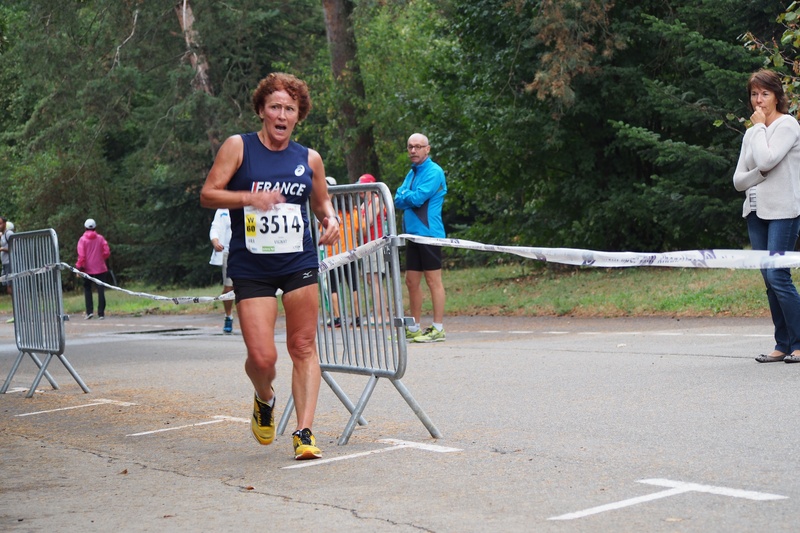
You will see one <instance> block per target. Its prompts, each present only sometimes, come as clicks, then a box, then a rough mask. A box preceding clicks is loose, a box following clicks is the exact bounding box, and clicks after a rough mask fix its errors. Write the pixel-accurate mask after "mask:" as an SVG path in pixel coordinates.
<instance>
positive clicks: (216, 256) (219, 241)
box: [208, 209, 233, 333]
mask: <svg viewBox="0 0 800 533" xmlns="http://www.w3.org/2000/svg"><path fill="white" fill-rule="evenodd" d="M208 238H209V239H210V240H211V246H212V247H213V248H214V251H213V252H211V260H210V261H209V263H210V264H212V265H217V266H221V267H222V294H226V293H229V292H231V291H232V290H233V280H232V279H231V278H229V277H228V249H229V248H230V245H231V216H230V213H229V212H228V210H227V209H217V212H216V213H214V220H212V221H211V229H210V230H209V231H208ZM222 306H223V307H224V308H225V323H224V325H223V326H222V331H223V332H224V333H232V332H233V300H223V301H222Z"/></svg>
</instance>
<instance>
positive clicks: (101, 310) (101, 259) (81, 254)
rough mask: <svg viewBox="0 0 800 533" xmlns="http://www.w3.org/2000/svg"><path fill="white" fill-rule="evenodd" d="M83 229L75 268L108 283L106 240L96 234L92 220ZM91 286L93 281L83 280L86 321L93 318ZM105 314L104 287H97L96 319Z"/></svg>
mask: <svg viewBox="0 0 800 533" xmlns="http://www.w3.org/2000/svg"><path fill="white" fill-rule="evenodd" d="M83 227H85V228H86V231H85V232H83V235H81V238H80V239H79V240H78V262H77V263H76V265H75V266H76V267H77V269H78V270H80V271H81V272H85V273H86V274H88V275H90V276H92V277H93V278H96V279H98V280H100V281H102V282H104V283H108V267H107V266H106V259H108V258H109V256H110V255H111V249H110V248H109V247H108V242H106V239H105V238H104V237H103V236H102V235H100V234H99V233H97V231H95V230H96V228H97V224H96V223H95V221H94V219H93V218H87V219H86V222H84V224H83ZM92 285H95V283H94V281H92V280H90V279H86V278H84V279H83V296H84V298H85V299H86V320H90V319H92V318H93V317H94V302H93V301H92ZM105 313H106V290H105V287H103V286H102V285H100V284H98V285H97V318H98V319H100V320H103V319H104V318H105Z"/></svg>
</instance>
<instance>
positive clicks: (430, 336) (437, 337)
mask: <svg viewBox="0 0 800 533" xmlns="http://www.w3.org/2000/svg"><path fill="white" fill-rule="evenodd" d="M445 338H446V337H445V334H444V328H442V330H441V331H439V330H438V329H436V328H435V327H433V326H431V327H429V328H428V329H426V330H425V333H424V334H422V335H420V336H419V337H414V338H413V339H412V340H411V341H412V342H444V341H445Z"/></svg>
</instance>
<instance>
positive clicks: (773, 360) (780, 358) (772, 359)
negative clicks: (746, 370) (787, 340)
mask: <svg viewBox="0 0 800 533" xmlns="http://www.w3.org/2000/svg"><path fill="white" fill-rule="evenodd" d="M794 357H795V356H793V355H786V354H783V355H776V356H775V357H773V356H771V355H764V354H763V353H762V354H761V355H759V356H758V357H756V361H758V362H759V363H780V362H781V361H786V360H787V359H790V358H791V359H794ZM790 362H792V363H800V356H797V361H790Z"/></svg>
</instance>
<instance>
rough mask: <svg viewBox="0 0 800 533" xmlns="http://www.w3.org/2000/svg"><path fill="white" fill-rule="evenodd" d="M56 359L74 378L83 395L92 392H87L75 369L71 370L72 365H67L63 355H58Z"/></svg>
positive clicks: (87, 388)
mask: <svg viewBox="0 0 800 533" xmlns="http://www.w3.org/2000/svg"><path fill="white" fill-rule="evenodd" d="M58 358H59V359H61V362H62V363H63V364H64V367H65V368H66V369H67V371H68V372H69V373H70V374H72V377H73V378H75V381H77V382H78V385H80V386H81V388H82V389H83V392H85V393H89V392H92V391H90V390H89V387H87V386H86V383H84V382H83V380H82V379H81V377H80V376H79V375H78V373H77V372H75V369H74V368H72V365H71V364H69V361H67V358H66V357H64V354H59V355H58ZM45 374H46V372H45ZM51 383H52V382H51Z"/></svg>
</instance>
